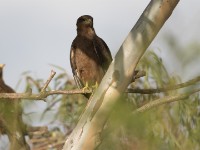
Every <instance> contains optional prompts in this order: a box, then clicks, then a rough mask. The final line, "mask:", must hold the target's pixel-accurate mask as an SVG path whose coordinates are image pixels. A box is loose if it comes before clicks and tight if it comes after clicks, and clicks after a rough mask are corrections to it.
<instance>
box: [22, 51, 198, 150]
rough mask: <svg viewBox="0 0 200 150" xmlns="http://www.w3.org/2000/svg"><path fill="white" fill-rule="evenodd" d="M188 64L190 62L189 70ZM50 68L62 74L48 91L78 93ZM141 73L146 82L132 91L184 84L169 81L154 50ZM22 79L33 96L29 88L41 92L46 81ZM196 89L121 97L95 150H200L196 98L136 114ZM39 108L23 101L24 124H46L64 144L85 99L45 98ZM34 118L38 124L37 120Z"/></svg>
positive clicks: (27, 76)
mask: <svg viewBox="0 0 200 150" xmlns="http://www.w3.org/2000/svg"><path fill="white" fill-rule="evenodd" d="M175 53H177V51H176V52H175ZM189 62H190V61H189V60H187V65H188V66H189V64H188V63H189ZM52 66H53V67H54V69H55V70H56V72H59V73H57V74H58V75H56V77H55V78H54V79H53V80H52V82H51V84H50V86H49V87H48V90H53V89H56V90H71V89H75V88H76V86H75V83H74V81H73V79H71V78H70V77H69V75H68V74H67V73H66V72H65V69H63V68H61V67H59V66H55V65H52ZM137 70H143V71H146V76H145V77H143V78H140V79H137V80H136V82H134V83H132V84H130V86H129V88H144V89H148V88H161V87H165V86H167V85H176V84H178V83H181V78H180V77H179V76H171V75H170V74H169V73H168V71H167V69H166V67H165V65H164V64H163V61H162V58H160V57H159V56H158V54H157V53H156V52H154V51H153V50H149V51H147V52H146V54H145V55H144V56H143V57H142V59H141V60H140V62H139V64H138V66H137ZM22 79H23V80H24V81H25V84H26V86H25V89H24V91H25V92H26V91H29V90H30V88H31V89H32V90H33V92H34V93H35V92H39V91H40V90H41V87H42V86H43V84H44V82H45V80H44V79H38V78H36V77H33V75H32V73H31V72H25V73H23V74H22ZM197 86H198V85H194V86H190V87H189V88H184V89H183V90H172V91H168V92H164V93H157V94H132V93H129V94H127V95H124V96H122V98H121V100H120V102H119V103H118V104H117V105H116V106H115V108H114V110H113V112H112V114H111V115H110V118H109V120H108V122H107V124H106V125H105V128H104V131H103V133H102V134H101V137H100V138H101V139H102V141H101V143H100V144H99V146H98V148H97V149H109V150H112V149H115V150H118V149H119V150H122V149H126V150H127V149H137V150H138V149H141V150H145V149H148V150H151V149H152V150H154V149H164V150H168V149H169V150H172V149H181V150H184V149H194V150H195V149H200V144H199V141H200V135H199V132H200V117H199V116H200V101H199V95H198V94H194V95H193V96H191V97H189V98H187V99H185V100H180V101H178V102H173V103H170V104H165V105H162V106H159V107H157V108H156V109H155V108H154V109H151V110H149V111H147V112H145V113H142V114H137V115H134V114H133V111H134V110H135V109H137V108H139V107H141V106H143V105H144V104H147V103H148V102H150V101H153V100H156V99H158V98H161V97H165V96H168V95H175V94H177V93H185V92H188V91H190V90H192V89H193V88H195V87H197ZM37 103H39V105H40V104H41V102H33V101H23V106H24V110H25V112H24V114H25V115H24V118H25V120H26V121H27V122H28V123H29V125H35V124H38V123H39V124H40V122H43V121H44V122H45V123H43V124H42V125H47V126H48V127H49V129H50V130H51V133H52V135H53V133H55V131H56V132H57V131H59V132H60V133H62V134H63V133H64V136H61V137H62V138H59V140H61V141H62V140H64V137H66V136H68V135H69V134H70V133H71V131H72V130H73V128H74V127H75V125H76V123H77V121H78V119H79V116H80V115H81V112H82V111H83V110H84V108H85V106H86V104H87V99H86V98H85V97H84V96H82V95H80V94H76V95H53V96H50V97H48V98H47V102H46V104H45V105H44V102H42V103H43V105H44V107H40V108H39V109H35V107H36V106H37ZM27 108H28V109H27ZM29 108H31V109H30V110H31V111H30V110H29ZM27 110H29V111H27ZM33 110H34V111H33ZM38 112H39V113H38ZM35 113H37V115H36V117H34V115H33V114H35ZM34 118H40V119H39V120H35V119H34ZM57 129H58V130H57ZM58 135H59V134H58Z"/></svg>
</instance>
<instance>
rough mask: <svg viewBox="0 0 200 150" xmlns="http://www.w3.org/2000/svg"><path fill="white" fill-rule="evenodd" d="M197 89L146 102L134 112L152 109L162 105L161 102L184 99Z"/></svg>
mask: <svg viewBox="0 0 200 150" xmlns="http://www.w3.org/2000/svg"><path fill="white" fill-rule="evenodd" d="M199 91H200V89H198V90H195V91H192V92H190V93H187V94H177V95H174V96H167V97H164V98H159V99H157V100H154V101H152V102H149V103H148V104H145V105H144V106H142V107H140V108H138V109H137V110H136V111H134V113H142V112H144V111H147V110H149V109H152V108H154V107H157V106H159V105H162V104H166V103H171V102H175V101H178V100H183V99H186V98H188V97H189V96H191V95H192V94H194V93H196V92H199Z"/></svg>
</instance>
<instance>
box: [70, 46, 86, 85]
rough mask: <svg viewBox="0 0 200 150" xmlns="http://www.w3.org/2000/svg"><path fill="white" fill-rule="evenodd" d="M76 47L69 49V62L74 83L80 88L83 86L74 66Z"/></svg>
mask: <svg viewBox="0 0 200 150" xmlns="http://www.w3.org/2000/svg"><path fill="white" fill-rule="evenodd" d="M75 51H76V49H75V48H74V47H73V45H72V47H71V50H70V64H71V68H72V73H73V76H74V80H75V83H76V85H77V86H78V88H79V89H82V88H83V87H84V85H83V83H82V82H81V80H80V77H79V75H78V73H77V70H76V69H77V67H76V60H75V59H76V57H75V55H76V53H75Z"/></svg>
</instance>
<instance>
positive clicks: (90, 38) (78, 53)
mask: <svg viewBox="0 0 200 150" xmlns="http://www.w3.org/2000/svg"><path fill="white" fill-rule="evenodd" d="M76 25H77V36H76V38H75V39H74V41H73V42H72V45H71V51H70V63H71V68H72V72H73V76H74V79H75V82H76V84H77V86H78V88H83V87H84V86H86V83H87V84H88V86H89V87H91V86H93V85H95V84H99V83H100V82H101V80H102V78H103V76H104V74H105V72H106V71H107V69H108V67H109V65H110V63H111V61H112V56H111V53H110V50H109V48H108V46H107V45H106V43H105V42H104V41H103V40H102V39H101V38H100V37H98V36H97V35H96V33H95V30H94V28H93V18H92V17H91V16H89V15H84V16H81V17H79V18H78V20H77V23H76ZM85 96H86V97H88V98H89V96H90V94H86V95H85Z"/></svg>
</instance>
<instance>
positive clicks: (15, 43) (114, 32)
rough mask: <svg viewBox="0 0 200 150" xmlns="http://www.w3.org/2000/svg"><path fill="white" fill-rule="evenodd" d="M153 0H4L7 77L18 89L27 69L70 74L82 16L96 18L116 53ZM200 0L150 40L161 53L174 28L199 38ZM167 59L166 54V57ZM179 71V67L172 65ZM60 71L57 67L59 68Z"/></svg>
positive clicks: (0, 15)
mask: <svg viewBox="0 0 200 150" xmlns="http://www.w3.org/2000/svg"><path fill="white" fill-rule="evenodd" d="M148 3H149V0H84V1H83V0H0V63H4V64H6V67H5V73H4V76H5V77H4V79H5V80H6V83H8V84H9V85H11V86H12V87H15V86H16V84H17V81H18V80H19V79H20V74H21V73H22V72H24V71H32V72H34V74H35V75H37V76H38V77H40V78H44V79H46V78H48V76H49V73H50V70H51V66H49V64H55V65H58V66H61V67H63V68H66V70H67V71H68V72H69V74H70V75H72V73H71V68H70V61H69V51H70V46H71V42H72V40H73V39H74V38H75V36H76V20H77V18H78V17H79V16H81V15H85V14H88V15H91V16H93V18H94V28H95V30H96V33H97V35H99V36H100V37H101V38H103V39H104V40H105V41H106V43H107V44H108V46H109V48H110V50H111V52H112V55H113V57H114V55H115V53H116V51H117V50H118V49H119V47H120V45H121V44H122V42H123V40H124V38H125V37H126V35H127V34H128V32H129V31H130V30H131V28H132V27H133V25H134V24H135V23H136V21H137V19H138V18H139V16H140V15H141V13H142V12H143V10H144V9H145V7H146V6H147V4H148ZM199 14H200V1H199V0H181V1H180V2H179V4H178V6H177V8H175V10H174V13H173V14H172V16H171V17H170V18H169V20H168V21H167V23H166V24H165V25H164V26H163V28H162V30H161V31H160V32H159V34H158V36H157V37H156V39H155V40H154V42H153V43H152V44H151V47H153V48H159V49H160V50H161V51H164V52H163V53H161V56H162V57H165V53H166V52H167V47H166V43H165V40H164V38H163V37H164V35H165V34H166V33H168V32H172V33H173V35H174V36H175V37H176V38H178V39H179V41H180V42H182V43H183V44H186V43H189V42H191V41H194V40H196V41H199V40H200V36H199V35H200V30H199V24H200V17H199ZM163 59H165V58H163ZM170 68H171V71H172V72H174V71H175V72H176V70H177V68H176V65H174V66H171V67H170ZM55 71H57V70H55Z"/></svg>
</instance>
